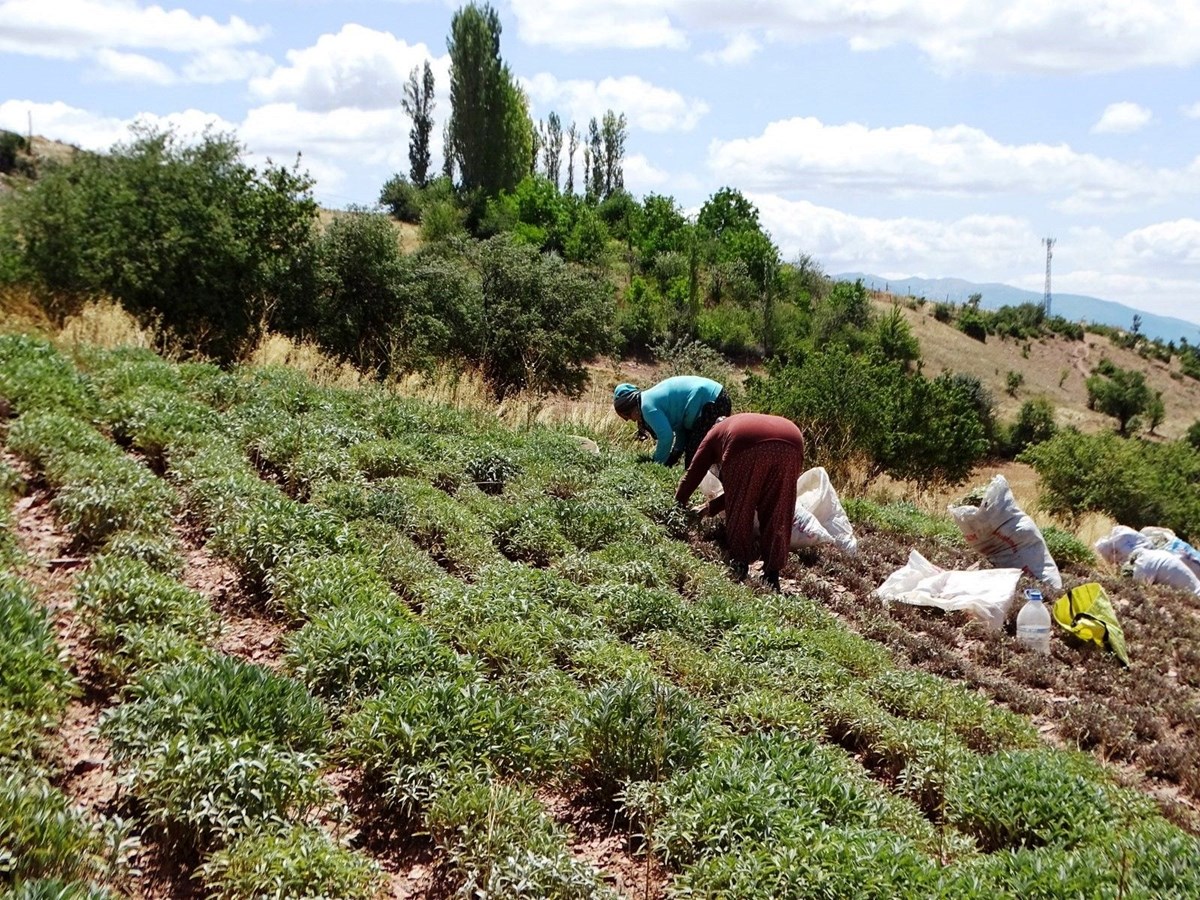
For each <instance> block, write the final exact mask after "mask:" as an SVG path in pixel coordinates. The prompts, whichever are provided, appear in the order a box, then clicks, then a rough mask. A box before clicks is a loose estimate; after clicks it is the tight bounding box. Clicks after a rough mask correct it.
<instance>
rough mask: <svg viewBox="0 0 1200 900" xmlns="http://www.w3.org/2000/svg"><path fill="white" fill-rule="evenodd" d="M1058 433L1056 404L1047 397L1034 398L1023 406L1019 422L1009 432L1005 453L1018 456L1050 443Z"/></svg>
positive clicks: (1019, 414)
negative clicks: (1055, 415) (1042, 444)
mask: <svg viewBox="0 0 1200 900" xmlns="http://www.w3.org/2000/svg"><path fill="white" fill-rule="evenodd" d="M1057 431H1058V424H1057V423H1056V422H1055V418H1054V404H1053V403H1051V402H1050V400H1049V398H1047V397H1034V398H1032V399H1030V400H1026V401H1025V402H1024V403H1022V404H1021V409H1020V411H1019V412H1018V413H1017V420H1016V422H1014V423H1013V425H1012V428H1011V430H1010V431H1009V432H1008V439H1007V441H1006V446H1005V448H1004V449H1005V452H1006V454H1007V455H1009V456H1016V455H1017V454H1018V453H1020V452H1021V451H1023V450H1025V449H1026V448H1027V447H1032V446H1034V445H1035V444H1040V443H1042V442H1043V441H1048V440H1050V438H1052V437H1054V435H1055V434H1056V433H1057Z"/></svg>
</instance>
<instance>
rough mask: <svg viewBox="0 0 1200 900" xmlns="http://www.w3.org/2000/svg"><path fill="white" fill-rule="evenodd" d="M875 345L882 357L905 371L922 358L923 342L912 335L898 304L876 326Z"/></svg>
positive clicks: (894, 304)
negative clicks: (897, 364)
mask: <svg viewBox="0 0 1200 900" xmlns="http://www.w3.org/2000/svg"><path fill="white" fill-rule="evenodd" d="M875 345H876V346H877V347H878V348H879V354H880V356H882V357H883V358H884V359H887V360H891V361H892V362H895V363H899V364H900V366H901V367H902V368H904V369H905V370H907V369H908V368H909V367H910V365H911V364H912V363H914V362H916V361H917V360H919V359H920V358H921V342H920V341H918V340H917V337H916V335H914V334H913V333H912V328H911V327H909V324H908V319H906V318H904V313H903V312H902V311H901V309H900V305H899V304H898V303H893V304H892V310H891V312H890V313H888V314H887V315H886V316H883V317H882V318H880V320H879V322H878V324H877V325H876V326H875Z"/></svg>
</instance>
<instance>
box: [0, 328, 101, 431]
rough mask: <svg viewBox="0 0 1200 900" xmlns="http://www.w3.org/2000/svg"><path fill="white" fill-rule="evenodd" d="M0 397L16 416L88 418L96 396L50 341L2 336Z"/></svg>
mask: <svg viewBox="0 0 1200 900" xmlns="http://www.w3.org/2000/svg"><path fill="white" fill-rule="evenodd" d="M0 397H3V398H4V399H5V400H7V401H8V402H9V404H10V405H11V406H12V409H13V411H14V412H16V413H38V412H40V413H46V414H55V415H57V416H68V415H70V414H72V413H74V414H79V415H86V414H88V413H90V412H92V411H93V410H94V406H95V396H94V395H93V392H92V389H91V386H90V385H89V384H88V382H87V380H86V379H85V378H83V377H82V376H81V375H80V374H79V373H78V372H76V371H75V367H74V366H72V365H71V363H70V362H69V361H68V360H67V359H66V357H64V356H62V355H61V354H60V353H59V352H58V351H57V350H55V349H54V347H53V346H52V345H51V344H50V342H49V341H46V340H43V339H41V338H34V337H30V336H29V335H24V334H0Z"/></svg>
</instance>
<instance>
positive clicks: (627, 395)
mask: <svg viewBox="0 0 1200 900" xmlns="http://www.w3.org/2000/svg"><path fill="white" fill-rule="evenodd" d="M641 402H642V392H641V391H639V390H638V389H637V388H636V387H635V386H634V385H632V384H629V383H628V382H625V383H623V384H618V385H617V386H616V387H615V388H613V409H615V410H616V411H617V415H619V416H627V415H629V414H630V413H632V412H633V411H634V410H636V409H638V408H639V407H640V406H641Z"/></svg>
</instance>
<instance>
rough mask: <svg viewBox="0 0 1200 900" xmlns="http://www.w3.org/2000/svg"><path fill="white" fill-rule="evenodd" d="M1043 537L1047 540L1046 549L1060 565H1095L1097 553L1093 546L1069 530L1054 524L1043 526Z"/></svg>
mask: <svg viewBox="0 0 1200 900" xmlns="http://www.w3.org/2000/svg"><path fill="white" fill-rule="evenodd" d="M1042 537H1043V538H1045V540H1046V549H1047V550H1048V551H1050V556H1051V558H1052V559H1053V560H1054V561H1055V562H1056V563H1057V564H1058V565H1059V566H1060V567H1062V566H1067V565H1076V566H1089V567H1090V566H1095V565H1096V554H1095V553H1093V552H1092V548H1091V547H1089V546H1088V545H1087V544H1085V543H1084V542H1083V541H1081V540H1080V539H1079V538H1077V537H1076V536H1075V535H1073V534H1072V533H1071V532H1069V531H1064V530H1063V529H1061V528H1058V527H1056V526H1054V525H1047V526H1045V527H1044V528H1042Z"/></svg>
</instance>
